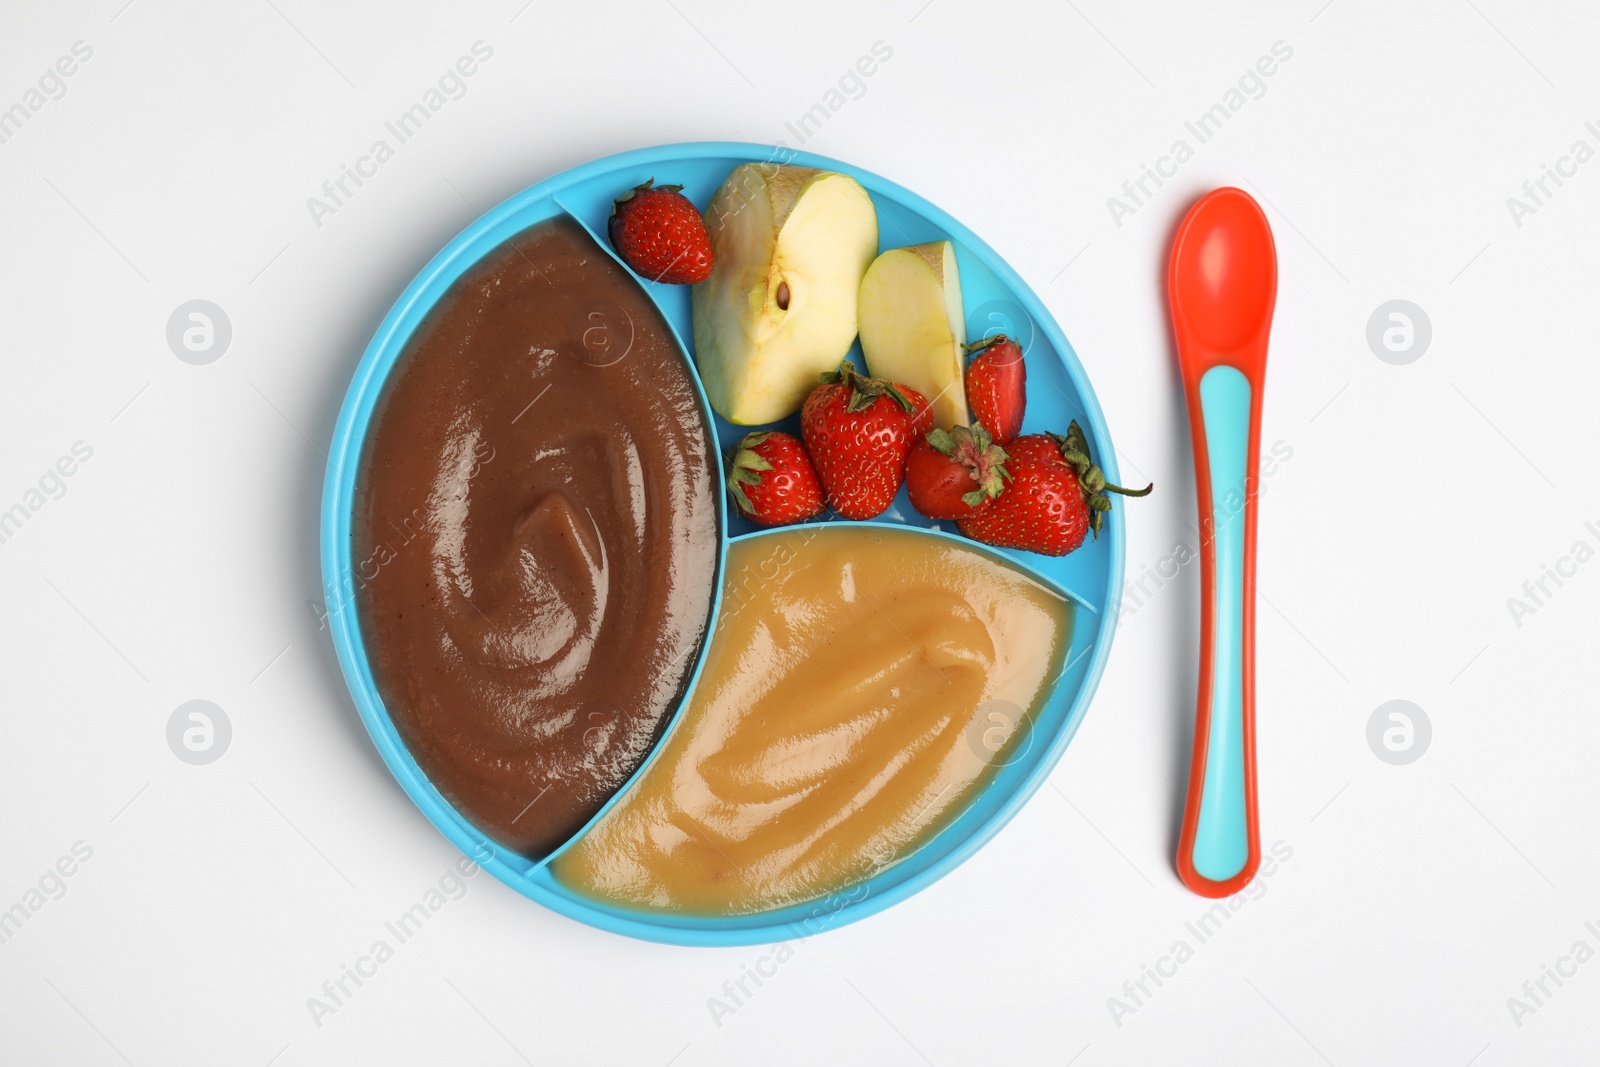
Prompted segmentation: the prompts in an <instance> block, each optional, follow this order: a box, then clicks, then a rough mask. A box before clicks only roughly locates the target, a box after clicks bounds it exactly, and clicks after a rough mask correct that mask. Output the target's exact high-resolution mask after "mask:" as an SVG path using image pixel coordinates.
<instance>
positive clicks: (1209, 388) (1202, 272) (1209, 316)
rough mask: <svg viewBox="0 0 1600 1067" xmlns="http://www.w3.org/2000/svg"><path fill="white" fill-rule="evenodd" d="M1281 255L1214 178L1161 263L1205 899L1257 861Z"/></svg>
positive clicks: (1192, 840) (1231, 888) (1257, 211)
mask: <svg viewBox="0 0 1600 1067" xmlns="http://www.w3.org/2000/svg"><path fill="white" fill-rule="evenodd" d="M1277 293H1278V261H1277V254H1276V251H1275V249H1274V246H1273V243H1272V230H1271V228H1269V227H1268V225H1267V217H1266V216H1265V215H1264V214H1262V211H1261V208H1260V206H1259V205H1258V204H1257V203H1256V202H1255V200H1253V199H1252V198H1251V197H1250V195H1249V194H1248V193H1246V192H1244V191H1243V190H1241V189H1233V188H1223V189H1215V190H1213V191H1212V192H1210V193H1207V194H1206V195H1205V196H1204V197H1202V198H1201V199H1200V201H1199V202H1198V203H1196V204H1195V205H1194V207H1192V208H1190V209H1189V214H1188V215H1186V216H1185V217H1184V220H1183V222H1182V223H1181V224H1180V225H1179V227H1178V236H1177V239H1176V240H1175V241H1174V242H1173V245H1172V260H1171V262H1170V264H1169V265H1168V271H1167V297H1168V300H1169V301H1170V304H1171V308H1172V330H1173V335H1174V338H1175V340H1176V342H1177V348H1178V365H1179V367H1180V369H1181V370H1182V373H1183V390H1184V396H1185V398H1186V400H1187V401H1188V407H1189V431H1190V435H1191V437H1192V438H1193V443H1194V473H1195V496H1196V499H1197V501H1198V503H1199V511H1200V528H1201V538H1200V684H1199V689H1198V692H1199V699H1198V702H1197V705H1198V706H1197V707H1196V709H1195V725H1194V759H1193V762H1192V764H1191V765H1190V769H1189V795H1188V800H1187V802H1186V804H1185V805H1184V812H1183V831H1182V833H1181V834H1180V836H1179V839H1178V858H1177V865H1178V876H1179V877H1180V878H1182V879H1183V883H1184V884H1185V885H1187V886H1188V887H1189V888H1190V889H1192V890H1193V891H1194V892H1196V893H1198V894H1200V895H1201V896H1205V897H1225V896H1228V895H1230V894H1232V893H1236V892H1238V891H1239V890H1240V889H1243V888H1244V887H1245V886H1246V885H1247V884H1248V883H1249V881H1250V879H1251V878H1252V877H1254V876H1255V873H1256V868H1257V867H1258V866H1259V865H1260V862H1261V843H1260V839H1259V837H1260V835H1259V830H1258V826H1257V818H1256V814H1257V809H1256V730H1255V568H1256V491H1257V490H1258V488H1259V486H1258V484H1257V474H1256V468H1257V463H1258V459H1257V457H1258V456H1259V455H1260V449H1261V391H1262V387H1263V386H1264V385H1265V384H1266V370H1267V335H1268V333H1269V332H1270V331H1271V328H1272V307H1273V304H1274V302H1275V301H1276V299H1277Z"/></svg>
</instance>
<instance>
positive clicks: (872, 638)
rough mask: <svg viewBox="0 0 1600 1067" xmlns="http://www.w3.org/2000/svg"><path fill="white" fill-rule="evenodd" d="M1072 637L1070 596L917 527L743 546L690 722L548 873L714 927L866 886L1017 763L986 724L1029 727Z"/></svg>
mask: <svg viewBox="0 0 1600 1067" xmlns="http://www.w3.org/2000/svg"><path fill="white" fill-rule="evenodd" d="M1070 632H1071V608H1070V606H1069V604H1068V603H1067V601H1066V600H1064V599H1063V598H1062V597H1061V596H1059V595H1058V594H1056V593H1054V592H1053V591H1051V590H1049V589H1047V588H1045V587H1044V586H1042V585H1041V584H1039V583H1038V582H1037V581H1036V580H1034V579H1033V578H1031V577H1029V576H1027V575H1026V574H1024V573H1023V572H1021V571H1019V570H1017V569H1015V568H1013V567H1011V566H1010V565H1008V564H1006V563H1003V562H1001V561H1000V559H999V558H998V557H996V556H993V555H990V554H989V553H988V552H985V551H982V550H980V549H976V548H969V547H966V546H964V545H962V544H960V543H958V542H955V541H953V540H948V539H945V538H942V537H937V536H934V535H930V534H927V533H923V532H920V531H914V530H892V529H885V528H881V527H864V526H844V525H839V526H833V525H822V526H809V527H801V528H796V529H794V530H788V531H784V532H781V533H777V534H772V535H768V536H763V537H757V538H752V539H747V540H742V541H736V542H734V543H733V544H732V545H731V546H730V547H729V549H728V563H727V572H726V575H725V577H724V588H723V608H722V613H721V615H720V616H719V618H718V621H717V625H716V627H715V630H714V631H713V634H712V639H711V647H710V649H709V650H708V652H707V659H706V664H705V668H704V670H703V672H702V674H701V676H700V680H699V682H698V683H697V685H696V686H695V690H694V693H693V694H692V695H691V697H690V700H689V704H688V705H687V706H686V707H685V708H684V712H683V715H684V717H683V720H682V721H681V722H680V724H679V725H678V727H677V729H676V730H675V731H674V732H673V734H672V735H671V736H670V737H669V738H668V739H667V741H666V743H665V747H664V748H663V750H662V752H661V754H660V756H659V757H658V758H657V760H656V761H655V762H654V763H652V764H651V765H650V767H649V768H647V770H646V771H645V773H644V774H643V775H642V776H641V777H640V778H639V780H638V781H637V782H635V783H634V785H633V786H632V787H631V788H630V789H629V790H628V792H627V793H625V794H624V795H623V796H621V797H620V798H618V801H617V803H616V805H615V806H614V807H613V808H612V809H611V810H610V811H608V812H607V813H606V814H605V815H604V816H603V817H602V818H601V819H600V821H599V822H598V823H596V824H595V826H594V827H593V828H592V829H590V830H589V831H588V832H587V833H585V834H584V835H583V837H581V838H580V839H579V840H577V841H576V842H574V843H573V844H572V846H571V847H570V848H569V849H568V850H567V851H566V852H564V853H562V854H561V855H559V856H557V857H556V859H555V860H554V861H553V863H552V870H553V872H554V873H555V875H556V877H557V878H558V879H560V880H561V881H562V882H563V883H565V884H567V885H568V886H571V887H573V888H574V889H577V890H579V891H581V892H584V893H586V894H589V895H591V896H594V897H598V898H601V899H605V900H610V901H612V902H615V903H618V904H622V905H625V906H630V907H638V908H650V909H663V910H670V911H680V912H688V913H696V914H721V915H728V914H743V913H749V912H755V911H765V910H769V909H772V908H776V907H781V906H783V905H786V904H793V903H798V902H800V901H804V900H809V899H813V898H816V897H819V896H822V895H825V894H827V893H829V892H831V891H833V890H836V889H839V888H842V887H843V886H845V885H848V884H850V883H853V882H857V881H859V880H861V879H863V878H866V877H869V876H871V875H872V874H874V873H875V872H876V871H878V870H880V869H882V868H883V867H884V866H887V865H888V864H891V863H893V862H895V861H896V860H897V859H899V858H901V857H903V856H905V855H907V854H908V853H909V852H911V851H912V850H913V849H914V848H915V847H916V846H917V845H918V844H920V843H921V842H922V841H924V840H925V839H927V838H928V837H931V836H932V835H933V834H935V833H936V832H937V831H938V830H939V829H940V828H941V827H942V826H944V825H945V824H946V823H947V822H948V821H949V820H950V819H951V818H953V817H954V816H955V815H956V814H958V813H959V812H960V810H961V809H962V807H963V805H964V804H965V802H966V801H967V800H968V799H970V797H971V795H972V794H973V792H974V791H975V790H976V789H977V788H978V787H979V786H980V785H981V783H982V782H983V781H984V780H985V778H986V776H987V773H988V772H989V771H990V770H991V769H992V768H993V767H995V766H997V765H998V764H1000V763H1003V762H1004V761H1005V759H1006V757H1007V756H1008V754H1009V753H1010V751H1011V750H1010V749H1009V748H1001V749H1000V751H999V752H994V751H991V750H990V746H989V745H987V744H986V731H992V730H993V729H994V723H995V720H993V719H991V718H990V716H991V714H993V713H994V712H995V711H996V709H1010V712H1011V717H1012V718H1013V719H1015V718H1016V717H1017V716H1019V715H1032V714H1033V713H1034V711H1035V710H1036V709H1037V705H1038V704H1039V703H1040V701H1041V700H1042V698H1043V696H1044V695H1045V692H1046V690H1047V688H1048V686H1049V685H1050V683H1051V682H1053V681H1054V680H1055V679H1056V678H1057V677H1058V676H1059V674H1060V673H1061V670H1062V663H1063V659H1064V656H1065V654H1066V649H1067V646H1068V645H1069V643H1070V641H1069V638H1070ZM1018 726H1019V728H1018V729H1017V730H1016V731H1015V732H1014V733H1013V735H1012V740H1011V744H1017V743H1021V736H1022V735H1023V734H1024V733H1025V732H1026V730H1025V727H1023V726H1022V725H1021V724H1018ZM988 736H989V737H990V738H992V736H993V735H992V733H990V734H989V735H988Z"/></svg>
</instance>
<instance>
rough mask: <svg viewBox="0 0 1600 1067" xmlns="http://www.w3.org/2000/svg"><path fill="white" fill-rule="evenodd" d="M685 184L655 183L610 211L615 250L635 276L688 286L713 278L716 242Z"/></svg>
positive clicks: (634, 192)
mask: <svg viewBox="0 0 1600 1067" xmlns="http://www.w3.org/2000/svg"><path fill="white" fill-rule="evenodd" d="M682 188H683V186H681V185H656V184H655V179H654V178H651V179H650V180H649V181H647V182H645V183H644V184H643V185H640V186H637V187H636V188H634V189H633V190H631V191H630V192H628V193H625V194H623V196H622V197H620V198H619V199H618V200H617V202H616V203H615V204H613V205H612V207H611V221H610V223H609V225H608V227H607V228H608V230H609V232H610V235H611V247H612V248H615V249H616V250H617V255H619V256H621V257H622V261H623V262H624V263H626V264H627V265H628V266H630V267H632V268H633V269H634V272H635V273H637V274H639V275H641V276H643V277H645V278H648V279H650V280H651V281H653V282H669V283H671V284H673V285H689V284H692V283H694V282H699V281H704V280H705V278H706V275H708V274H710V273H711V238H710V237H709V236H708V235H707V234H706V224H705V220H704V219H702V218H701V217H700V212H699V211H698V210H697V209H696V208H695V206H694V203H693V202H692V201H691V200H690V199H689V198H688V197H686V196H684V195H683V193H681V192H679V190H680V189H682Z"/></svg>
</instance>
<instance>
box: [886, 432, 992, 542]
mask: <svg viewBox="0 0 1600 1067" xmlns="http://www.w3.org/2000/svg"><path fill="white" fill-rule="evenodd" d="M1005 461H1006V453H1005V449H1003V448H1001V447H1000V446H999V445H997V444H994V443H993V442H992V441H990V439H989V431H987V430H985V429H984V428H983V426H982V425H978V426H974V427H973V428H972V429H970V430H969V429H967V428H966V427H965V426H956V427H954V428H953V429H950V430H934V431H932V432H931V433H929V434H928V435H927V436H926V437H923V438H922V439H921V440H920V441H918V442H917V443H916V444H915V445H914V446H912V449H911V456H910V458H908V459H907V460H906V492H907V493H909V494H910V496H911V506H912V507H914V508H916V509H917V510H918V511H920V512H922V514H924V515H926V516H927V517H928V518H930V519H962V518H966V517H967V516H968V515H972V514H973V513H975V512H977V511H980V510H982V509H983V508H986V507H988V506H989V502H990V501H991V500H993V499H994V498H995V497H997V496H999V495H1000V491H1001V490H1002V489H1004V488H1005V479H1006V478H1008V477H1010V475H1009V474H1008V473H1007V472H1006V468H1005V466H1004V464H1005Z"/></svg>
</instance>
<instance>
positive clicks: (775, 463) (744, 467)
mask: <svg viewBox="0 0 1600 1067" xmlns="http://www.w3.org/2000/svg"><path fill="white" fill-rule="evenodd" d="M728 492H729V493H730V494H732V496H733V503H734V506H735V507H737V508H738V509H739V514H741V515H743V516H744V517H745V518H747V519H750V520H751V521H753V522H759V523H760V524H761V525H763V526H783V525H785V524H787V523H791V522H804V521H805V520H807V519H814V518H816V517H817V516H818V515H821V514H822V508H823V502H822V483H821V482H820V481H818V480H817V470H816V468H815V467H813V466H812V465H811V457H810V456H808V455H807V454H806V446H805V445H803V444H801V443H800V439H799V438H798V437H796V436H794V435H793V434H788V433H779V432H777V431H775V430H774V431H770V432H761V433H750V434H745V436H744V440H742V441H740V442H739V445H738V447H737V448H735V449H734V450H733V454H732V456H731V457H730V458H729V460H728Z"/></svg>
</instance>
